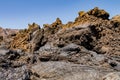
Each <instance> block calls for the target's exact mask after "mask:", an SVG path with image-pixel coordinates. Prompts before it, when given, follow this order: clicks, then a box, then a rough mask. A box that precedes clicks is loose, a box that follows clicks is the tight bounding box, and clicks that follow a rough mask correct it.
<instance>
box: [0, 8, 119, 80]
mask: <svg viewBox="0 0 120 80" xmlns="http://www.w3.org/2000/svg"><path fill="white" fill-rule="evenodd" d="M43 26H44V27H43V28H40V26H39V25H38V24H36V23H33V24H29V25H28V29H23V30H19V32H18V33H17V34H16V35H15V36H13V37H12V40H11V41H10V42H9V43H8V44H7V45H6V46H7V47H4V48H3V47H0V79H2V80H119V79H120V18H119V16H115V17H113V18H112V19H109V13H108V12H106V11H105V10H102V9H99V8H98V7H96V8H94V9H92V10H90V11H88V12H84V11H80V12H79V13H78V17H77V18H76V19H75V21H73V22H68V23H67V24H63V23H62V21H61V20H60V19H59V18H57V19H56V21H55V22H53V23H52V24H44V25H43ZM0 39H1V41H3V39H2V37H0ZM86 75H87V76H86Z"/></svg>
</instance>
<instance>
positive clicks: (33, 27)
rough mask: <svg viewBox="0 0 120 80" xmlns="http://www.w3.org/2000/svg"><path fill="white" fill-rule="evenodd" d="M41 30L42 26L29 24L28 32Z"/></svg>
mask: <svg viewBox="0 0 120 80" xmlns="http://www.w3.org/2000/svg"><path fill="white" fill-rule="evenodd" d="M33 29H40V26H39V25H38V24H36V23H33V24H28V30H33Z"/></svg>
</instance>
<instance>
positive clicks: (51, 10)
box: [0, 0, 120, 29]
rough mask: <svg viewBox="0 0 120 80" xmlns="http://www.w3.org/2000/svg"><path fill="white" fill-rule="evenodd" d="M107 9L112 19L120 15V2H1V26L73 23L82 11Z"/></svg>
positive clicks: (8, 0) (23, 0)
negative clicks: (56, 21)
mask: <svg viewBox="0 0 120 80" xmlns="http://www.w3.org/2000/svg"><path fill="white" fill-rule="evenodd" d="M96 6H97V7H99V8H101V9H105V10H106V11H107V12H109V13H110V15H111V17H112V16H114V15H116V14H120V0H0V26H1V27H3V28H15V29H23V28H27V24H28V23H33V22H36V23H37V24H39V25H40V26H41V27H42V25H43V24H45V23H48V24H50V23H52V22H54V21H55V19H56V18H57V17H59V18H60V19H61V20H62V22H63V23H67V22H68V21H73V20H74V19H75V18H76V17H77V16H78V14H77V13H78V12H79V11H81V10H84V11H88V10H90V9H92V8H94V7H96Z"/></svg>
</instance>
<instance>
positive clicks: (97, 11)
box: [87, 7, 109, 19]
mask: <svg viewBox="0 0 120 80" xmlns="http://www.w3.org/2000/svg"><path fill="white" fill-rule="evenodd" d="M87 13H88V14H89V15H93V16H95V17H98V18H102V19H108V18H109V13H108V12H106V11H105V10H103V9H99V8H98V7H95V8H94V9H92V10H90V11H88V12H87Z"/></svg>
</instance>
